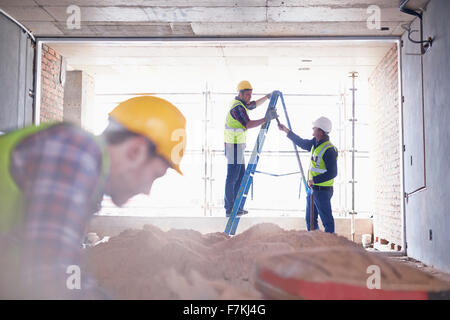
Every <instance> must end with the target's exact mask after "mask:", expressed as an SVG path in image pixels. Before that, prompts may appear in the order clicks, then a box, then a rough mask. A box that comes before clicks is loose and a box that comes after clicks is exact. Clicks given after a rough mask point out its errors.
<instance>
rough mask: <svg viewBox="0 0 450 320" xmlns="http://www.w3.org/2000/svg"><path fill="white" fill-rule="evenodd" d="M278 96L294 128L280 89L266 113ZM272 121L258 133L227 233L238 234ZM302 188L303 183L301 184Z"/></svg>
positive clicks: (298, 160) (273, 107) (307, 188)
mask: <svg viewBox="0 0 450 320" xmlns="http://www.w3.org/2000/svg"><path fill="white" fill-rule="evenodd" d="M278 98H280V100H281V103H282V104H283V109H284V114H285V116H286V120H287V125H288V127H289V130H292V127H291V122H290V121H289V116H288V114H287V109H286V104H285V103H284V98H283V94H282V93H281V92H280V91H274V92H273V93H272V97H271V98H270V102H269V106H268V108H267V111H266V115H267V114H268V112H269V110H270V109H273V110H276V105H277V102H278ZM276 120H277V122H278V123H279V120H278V119H276ZM270 122H271V121H269V122H266V123H264V124H263V125H262V126H261V129H260V130H259V134H258V138H257V140H256V144H255V147H254V148H253V152H252V155H251V157H250V161H249V163H248V165H247V169H246V170H245V174H244V177H243V178H242V182H241V185H240V187H239V191H238V194H237V196H236V199H235V200H234V204H233V210H232V211H231V214H230V217H229V218H228V222H227V226H226V227H225V233H226V234H227V235H235V234H236V229H237V226H238V224H239V220H240V217H239V216H237V213H238V212H239V210H243V209H244V205H245V201H246V200H247V196H248V192H249V189H250V186H251V185H252V183H253V176H254V175H255V171H256V166H257V165H258V162H259V158H260V155H261V150H262V147H263V145H264V141H265V140H266V135H267V132H268V131H269V127H270ZM293 145H294V150H295V154H296V156H297V162H298V165H299V167H300V173H301V175H302V180H303V184H304V186H305V190H306V192H307V194H310V189H309V187H308V184H307V182H306V179H305V174H304V172H303V167H302V163H301V161H300V155H299V153H298V150H297V146H296V145H295V143H293ZM300 188H301V185H300Z"/></svg>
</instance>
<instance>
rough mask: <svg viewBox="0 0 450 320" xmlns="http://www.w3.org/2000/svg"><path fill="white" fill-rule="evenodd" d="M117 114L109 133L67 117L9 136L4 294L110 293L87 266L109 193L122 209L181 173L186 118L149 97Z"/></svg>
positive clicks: (1, 165)
mask: <svg viewBox="0 0 450 320" xmlns="http://www.w3.org/2000/svg"><path fill="white" fill-rule="evenodd" d="M109 116H110V117H109V125H108V127H107V128H106V129H105V131H104V132H103V133H102V135H101V136H100V137H94V136H93V135H91V134H89V133H88V132H86V131H84V130H82V129H81V128H79V127H77V126H75V125H71V124H67V123H54V124H43V125H40V126H31V127H27V128H24V129H21V130H17V131H14V132H11V133H8V134H5V135H2V136H0V201H1V206H0V237H1V240H2V241H0V244H1V245H0V247H1V248H0V250H1V249H3V250H2V253H1V254H2V259H3V262H4V261H5V260H8V261H9V264H7V265H6V266H2V268H0V296H1V297H14V298H58V299H60V298H83V299H85V298H104V297H106V296H107V295H105V293H104V292H103V291H102V290H101V289H99V286H97V285H96V284H95V280H93V278H92V277H90V276H88V275H87V274H86V272H84V270H83V269H82V268H81V264H80V263H81V262H80V257H81V248H82V241H83V236H84V234H85V231H86V227H87V225H88V223H89V220H90V218H91V217H92V215H93V213H95V212H97V211H99V209H100V204H101V201H102V198H103V195H104V194H106V195H109V196H110V197H111V200H112V202H113V203H114V204H116V205H117V206H122V205H123V204H124V203H125V202H126V201H127V200H128V199H130V198H131V197H133V196H134V195H137V194H149V193H150V189H151V187H152V184H153V182H154V181H155V180H156V179H157V178H159V177H161V176H163V175H164V174H165V173H166V170H167V169H168V168H173V169H175V170H176V171H178V172H179V173H180V174H181V170H180V166H179V165H180V161H181V158H182V157H183V153H184V149H185V144H186V135H185V127H186V120H185V117H184V116H183V114H182V113H181V112H180V111H179V110H178V109H177V108H176V107H175V106H174V105H172V104H171V103H170V102H168V101H166V100H164V99H161V98H157V97H151V96H140V97H135V98H131V99H129V100H126V101H124V102H122V103H120V104H119V105H118V106H117V107H115V108H114V109H113V110H112V112H111V113H110V114H109ZM5 256H8V257H9V258H10V259H4V258H5ZM0 264H1V263H0ZM77 268H78V269H77ZM70 277H72V278H70ZM77 277H79V278H77Z"/></svg>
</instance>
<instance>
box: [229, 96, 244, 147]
mask: <svg viewBox="0 0 450 320" xmlns="http://www.w3.org/2000/svg"><path fill="white" fill-rule="evenodd" d="M239 105H240V106H242V107H244V109H245V112H247V114H248V109H247V107H246V106H245V105H244V104H243V103H242V102H241V101H239V100H236V99H235V100H233V101H232V102H231V105H230V110H229V111H228V113H227V118H226V120H225V133H224V140H225V143H233V144H240V143H245V141H246V139H247V128H246V127H244V126H243V125H242V124H241V123H240V122H239V121H237V120H236V119H234V118H233V117H232V116H231V110H232V109H233V108H235V107H237V106H239Z"/></svg>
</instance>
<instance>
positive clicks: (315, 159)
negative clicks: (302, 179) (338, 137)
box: [308, 141, 338, 187]
mask: <svg viewBox="0 0 450 320" xmlns="http://www.w3.org/2000/svg"><path fill="white" fill-rule="evenodd" d="M330 148H334V150H336V159H337V152H338V151H337V149H336V147H335V146H333V144H332V143H331V142H330V141H325V142H323V143H322V144H320V145H319V146H318V147H317V148H315V147H314V146H313V148H312V150H311V164H310V167H309V174H308V176H309V180H312V179H313V178H314V177H315V176H318V175H319V174H322V173H325V172H327V168H326V166H325V161H323V155H324V154H325V151H327V150H328V149H330ZM333 182H334V179H331V180H328V181H324V182H321V183H315V184H314V185H315V186H322V187H331V186H333Z"/></svg>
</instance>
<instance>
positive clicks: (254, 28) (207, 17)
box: [0, 0, 429, 37]
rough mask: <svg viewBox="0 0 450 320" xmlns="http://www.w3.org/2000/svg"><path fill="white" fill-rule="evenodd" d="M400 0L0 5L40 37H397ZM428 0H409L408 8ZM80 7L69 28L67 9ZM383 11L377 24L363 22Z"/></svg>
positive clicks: (39, 0)
mask: <svg viewBox="0 0 450 320" xmlns="http://www.w3.org/2000/svg"><path fill="white" fill-rule="evenodd" d="M398 2H399V1H398V0H351V1H350V0H191V1H186V0H0V8H1V9H3V10H4V11H6V12H7V13H8V14H10V15H11V16H13V17H14V18H16V19H17V20H19V21H20V22H21V23H22V24H24V25H25V26H26V27H28V28H29V29H31V30H32V32H33V33H34V34H35V35H38V36H97V37H98V36H102V37H108V36H124V37H131V36H135V37H139V36H141V37H142V36H145V37H185V36H188V37H196V36H209V37H220V36H229V37H233V36H248V37H252V36H257V37H276V36H278V37H280V36H383V35H401V34H402V33H403V29H402V28H401V24H403V23H405V22H409V21H411V20H412V19H413V18H412V16H410V15H407V14H404V13H401V12H400V11H399V9H398ZM428 2H429V0H411V1H410V4H409V6H410V7H412V8H420V7H426V4H427V3H428ZM71 5H76V6H78V7H79V8H80V10H81V11H80V13H81V14H80V16H81V24H80V29H69V28H68V26H67V23H66V21H67V20H68V18H69V15H70V13H67V10H68V7H69V6H71ZM371 5H376V6H378V7H379V8H380V9H381V15H380V20H381V24H380V25H381V27H386V28H388V30H377V29H370V28H369V27H368V25H367V20H368V18H369V17H370V16H371V15H372V12H368V7H369V6H371Z"/></svg>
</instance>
